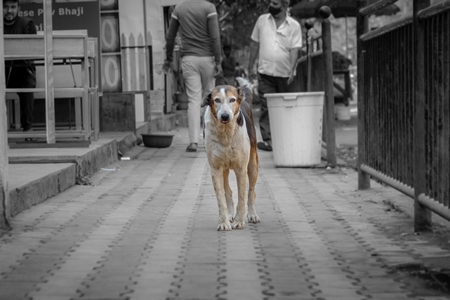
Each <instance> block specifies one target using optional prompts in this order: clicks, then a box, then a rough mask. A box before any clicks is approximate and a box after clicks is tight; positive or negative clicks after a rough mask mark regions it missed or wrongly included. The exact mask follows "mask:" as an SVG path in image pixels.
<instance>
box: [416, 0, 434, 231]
mask: <svg viewBox="0 0 450 300" xmlns="http://www.w3.org/2000/svg"><path fill="white" fill-rule="evenodd" d="M425 1H427V2H428V5H429V0H425ZM424 5H425V6H426V3H424V1H423V0H414V4H413V12H414V16H413V22H414V49H413V51H414V66H413V74H414V104H415V105H414V106H415V112H414V230H415V231H419V230H426V229H430V228H431V222H432V221H431V211H430V210H428V209H427V208H425V207H424V206H423V205H422V204H420V203H419V200H418V199H419V196H420V195H421V194H423V193H425V190H426V181H425V180H426V178H425V175H426V163H425V74H424V70H425V36H424V30H423V27H422V26H421V24H420V22H419V20H418V17H417V13H418V12H419V9H421V8H424V7H425V6H424Z"/></svg>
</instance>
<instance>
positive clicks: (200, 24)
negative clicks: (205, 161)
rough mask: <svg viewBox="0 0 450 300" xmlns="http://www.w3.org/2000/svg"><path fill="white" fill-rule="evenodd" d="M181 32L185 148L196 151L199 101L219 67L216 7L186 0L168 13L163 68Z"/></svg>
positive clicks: (169, 62) (203, 0)
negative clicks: (186, 103)
mask: <svg viewBox="0 0 450 300" xmlns="http://www.w3.org/2000/svg"><path fill="white" fill-rule="evenodd" d="M178 29H179V31H180V35H181V57H182V58H181V70H182V72H183V78H184V80H185V82H186V92H187V95H188V99H189V104H188V126H189V142H190V144H189V146H188V147H187V148H186V152H196V151H197V146H198V140H199V135H200V103H201V101H202V94H205V93H207V92H210V91H211V90H212V89H213V88H214V83H215V77H216V76H217V75H218V74H219V73H220V71H221V67H220V65H221V61H220V59H221V57H220V56H221V47H220V31H219V21H218V17H217V11H216V7H215V6H214V4H212V3H210V2H209V1H207V0H185V1H184V2H181V3H180V4H178V5H177V6H176V7H175V9H174V11H173V13H172V16H171V20H170V25H169V30H168V34H167V38H166V60H165V61H164V66H163V68H164V70H165V71H166V72H167V71H168V70H169V69H170V68H171V65H172V60H173V53H172V52H173V49H174V46H175V37H176V34H177V32H178Z"/></svg>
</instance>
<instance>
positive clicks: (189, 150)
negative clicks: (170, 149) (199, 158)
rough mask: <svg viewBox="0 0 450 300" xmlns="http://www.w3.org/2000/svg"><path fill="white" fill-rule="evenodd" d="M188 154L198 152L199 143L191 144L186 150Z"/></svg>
mask: <svg viewBox="0 0 450 300" xmlns="http://www.w3.org/2000/svg"><path fill="white" fill-rule="evenodd" d="M186 152H197V143H191V144H189V146H188V147H187V148H186Z"/></svg>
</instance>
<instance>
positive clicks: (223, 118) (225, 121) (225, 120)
mask: <svg viewBox="0 0 450 300" xmlns="http://www.w3.org/2000/svg"><path fill="white" fill-rule="evenodd" d="M220 121H221V122H222V124H228V123H230V115H229V114H227V113H223V114H222V115H220Z"/></svg>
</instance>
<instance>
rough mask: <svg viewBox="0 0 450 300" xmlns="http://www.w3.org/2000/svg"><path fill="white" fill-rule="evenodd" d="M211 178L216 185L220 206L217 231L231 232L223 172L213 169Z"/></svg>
mask: <svg viewBox="0 0 450 300" xmlns="http://www.w3.org/2000/svg"><path fill="white" fill-rule="evenodd" d="M211 177H212V182H213V185H214V191H215V192H216V197H217V205H218V206H219V225H218V226H217V230H219V231H223V230H231V223H230V219H229V217H228V207H227V202H226V199H225V188H224V186H223V184H224V181H223V171H222V170H217V169H212V170H211Z"/></svg>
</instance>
